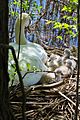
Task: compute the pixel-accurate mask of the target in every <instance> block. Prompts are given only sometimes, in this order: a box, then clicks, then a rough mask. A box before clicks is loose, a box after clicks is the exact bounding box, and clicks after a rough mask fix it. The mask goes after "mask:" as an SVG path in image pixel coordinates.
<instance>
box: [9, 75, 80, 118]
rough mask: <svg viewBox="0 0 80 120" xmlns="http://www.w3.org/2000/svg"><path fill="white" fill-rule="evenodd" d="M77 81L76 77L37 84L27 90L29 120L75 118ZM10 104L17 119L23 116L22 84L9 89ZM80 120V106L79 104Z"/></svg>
mask: <svg viewBox="0 0 80 120" xmlns="http://www.w3.org/2000/svg"><path fill="white" fill-rule="evenodd" d="M76 82H77V75H76V74H75V76H74V78H63V79H62V81H59V82H55V83H52V84H47V85H35V86H30V87H28V88H24V90H25V97H26V102H25V104H26V105H25V116H26V119H27V120H74V119H75V107H76ZM9 91H10V96H9V97H10V105H11V109H12V112H13V114H14V116H15V118H16V120H23V118H22V102H23V101H22V91H21V88H20V85H18V86H14V87H12V88H10V89H9ZM78 120H80V107H79V106H78Z"/></svg>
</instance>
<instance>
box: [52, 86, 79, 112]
mask: <svg viewBox="0 0 80 120" xmlns="http://www.w3.org/2000/svg"><path fill="white" fill-rule="evenodd" d="M54 91H56V92H58V93H59V94H60V95H61V96H63V97H64V98H66V99H67V100H68V101H69V102H71V103H72V104H73V105H74V106H75V107H76V104H75V103H74V102H73V101H72V100H71V99H70V98H68V97H67V96H66V95H64V94H63V93H62V92H60V91H59V90H58V89H56V88H54ZM78 110H80V107H78Z"/></svg>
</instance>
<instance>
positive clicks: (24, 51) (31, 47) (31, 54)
mask: <svg viewBox="0 0 80 120" xmlns="http://www.w3.org/2000/svg"><path fill="white" fill-rule="evenodd" d="M29 21H30V16H29V15H28V14H27V13H22V24H21V36H20V54H19V60H18V61H19V65H20V68H21V69H22V71H21V73H22V75H24V73H25V72H26V71H27V69H28V68H27V64H30V66H31V67H34V66H35V67H36V68H37V69H39V70H42V71H46V70H48V68H47V67H46V65H45V64H44V63H45V62H46V59H47V53H46V52H45V50H44V49H43V47H42V46H40V45H39V44H36V43H31V42H28V41H27V40H26V38H25V34H24V29H25V27H28V26H29ZM19 33H20V15H19V16H18V18H17V19H16V22H15V38H16V43H10V45H12V46H13V47H14V49H15V51H16V55H17V54H18V45H19ZM10 54H11V53H10V52H9V55H10ZM11 63H13V59H11V57H9V71H11V69H12V67H11ZM42 75H43V73H41V72H39V73H29V74H27V75H26V76H25V77H24V79H23V83H24V86H30V85H33V84H36V83H37V82H38V81H39V80H40V79H41V77H42ZM15 82H17V81H16V80H15ZM15 82H14V83H15Z"/></svg>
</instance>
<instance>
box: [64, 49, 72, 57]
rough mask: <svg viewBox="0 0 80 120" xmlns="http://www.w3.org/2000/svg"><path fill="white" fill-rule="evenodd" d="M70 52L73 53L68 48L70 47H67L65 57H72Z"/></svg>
mask: <svg viewBox="0 0 80 120" xmlns="http://www.w3.org/2000/svg"><path fill="white" fill-rule="evenodd" d="M70 54H71V51H70V50H69V49H68V48H66V49H65V50H64V56H65V57H68V58H69V57H70Z"/></svg>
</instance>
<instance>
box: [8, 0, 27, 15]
mask: <svg viewBox="0 0 80 120" xmlns="http://www.w3.org/2000/svg"><path fill="white" fill-rule="evenodd" d="M12 5H14V6H15V7H17V8H20V6H21V3H20V0H18V1H17V0H14V1H13V2H10V3H9V6H12ZM28 8H29V2H28V0H24V1H23V2H22V11H26V10H28ZM9 13H10V14H11V15H12V16H17V15H18V11H14V10H13V9H11V8H10V7H9Z"/></svg>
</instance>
